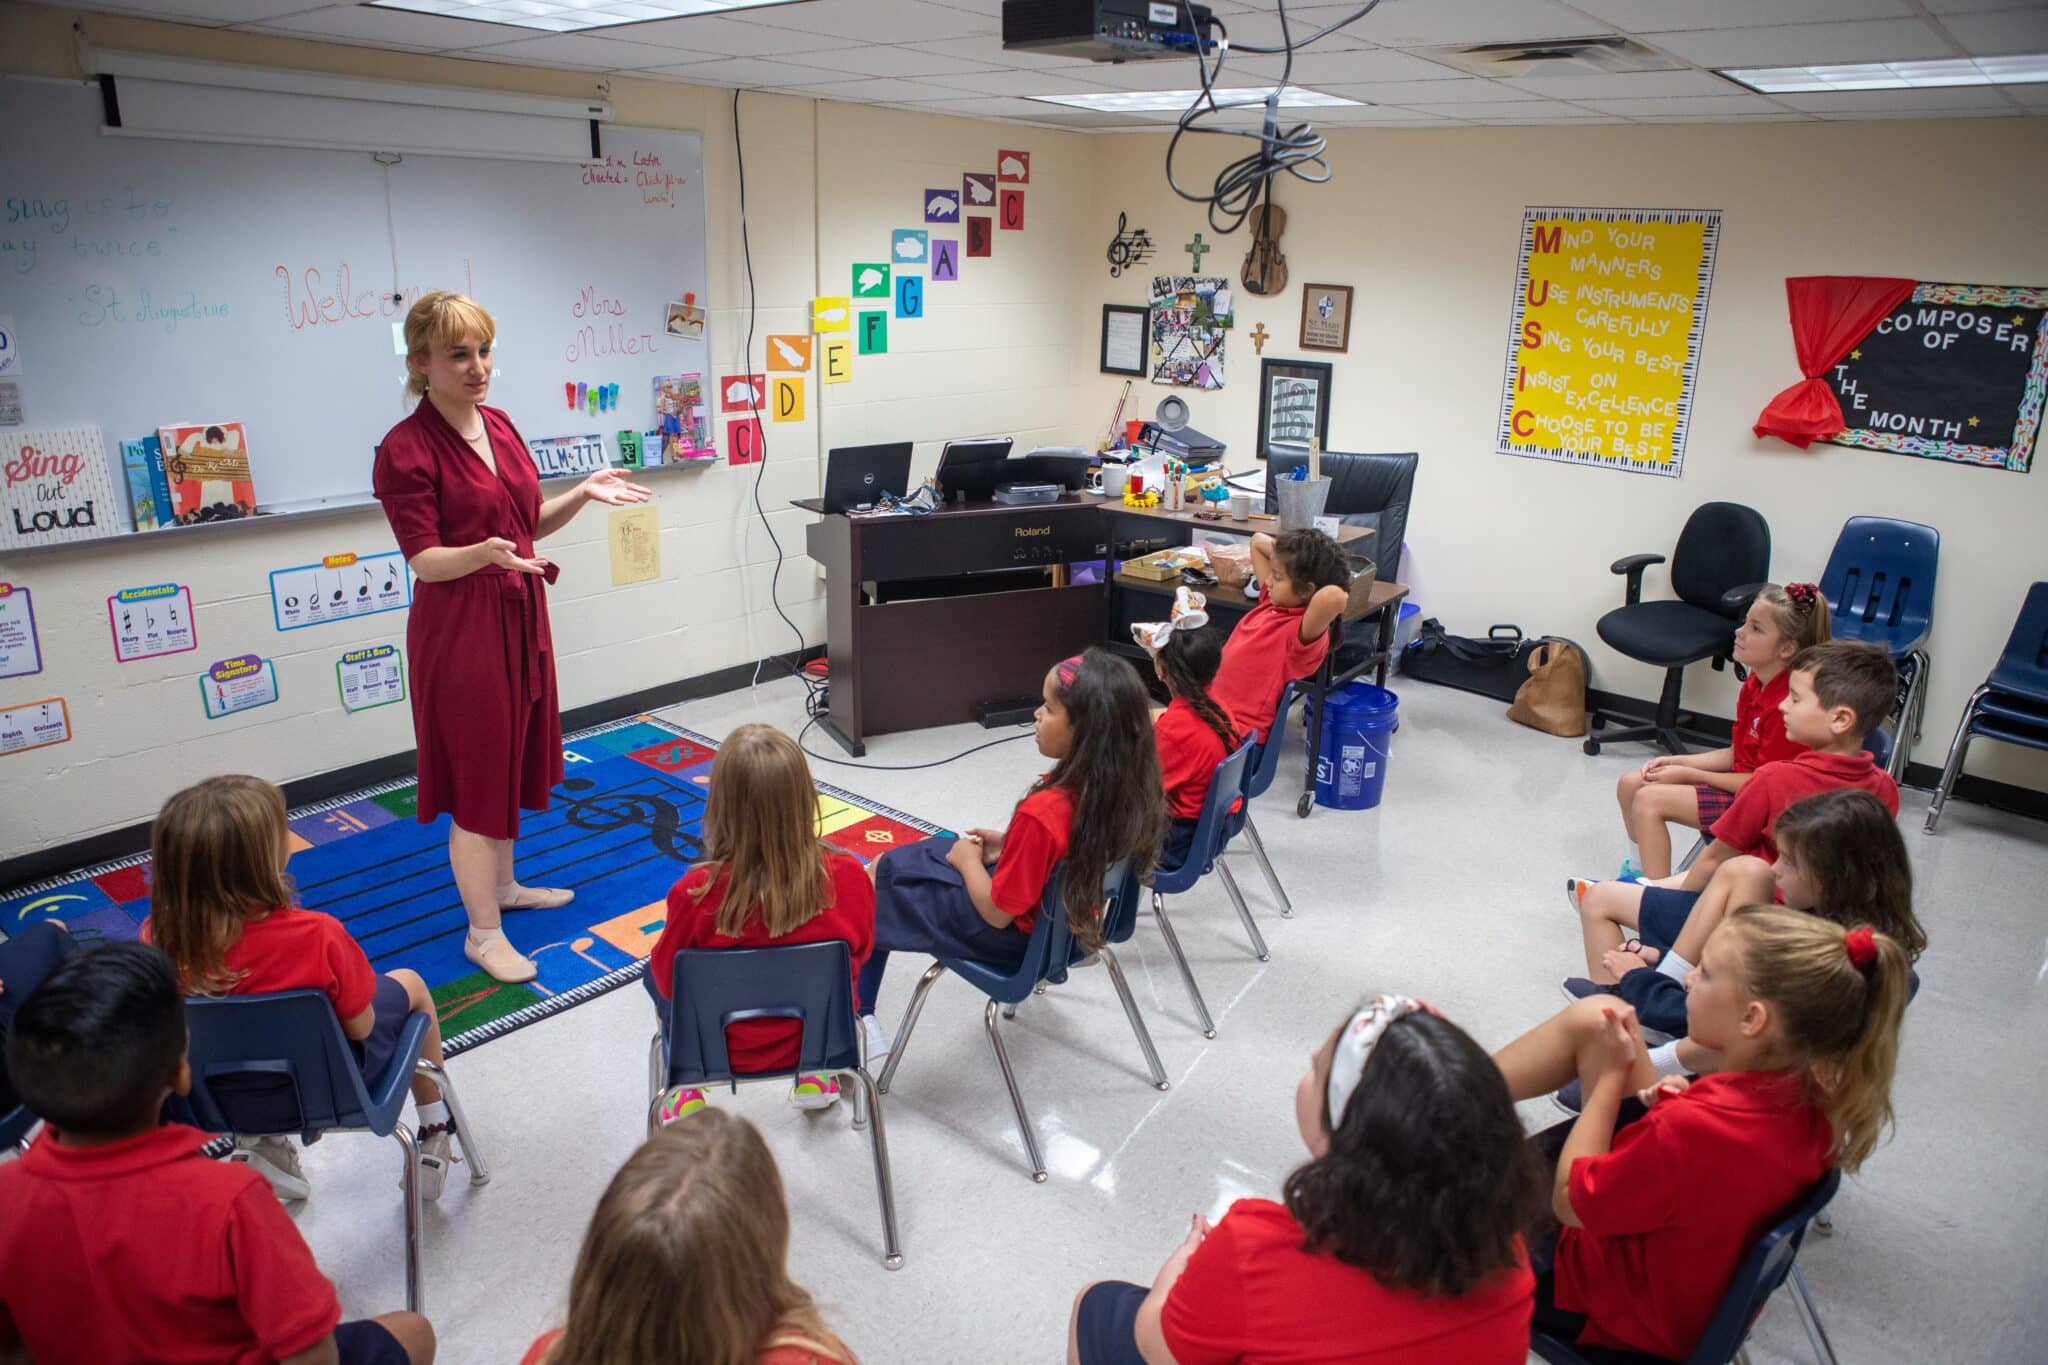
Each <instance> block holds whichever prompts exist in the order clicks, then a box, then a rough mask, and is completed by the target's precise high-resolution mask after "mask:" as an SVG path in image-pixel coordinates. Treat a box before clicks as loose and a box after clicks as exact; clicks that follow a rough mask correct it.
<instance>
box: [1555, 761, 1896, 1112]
mask: <svg viewBox="0 0 2048 1365" xmlns="http://www.w3.org/2000/svg"><path fill="white" fill-rule="evenodd" d="M1776 838H1777V843H1778V861H1777V862H1775V863H1766V862H1764V861H1762V860H1761V859H1758V858H1735V859H1732V860H1731V861H1729V862H1726V863H1723V864H1722V865H1721V870H1720V871H1719V872H1717V873H1715V874H1714V880H1713V881H1712V882H1711V883H1709V884H1708V886H1707V889H1706V890H1705V891H1704V892H1702V893H1701V895H1700V899H1699V901H1698V903H1697V904H1696V905H1694V907H1693V911H1692V914H1691V915H1690V916H1689V917H1688V918H1687V919H1686V921H1685V924H1684V927H1683V929H1682V931H1681V932H1679V933H1678V935H1677V938H1676V942H1675V943H1674V944H1673V946H1672V951H1671V952H1670V953H1669V954H1666V955H1662V956H1661V958H1660V954H1659V952H1658V949H1657V946H1656V944H1655V943H1654V942H1652V941H1651V940H1650V939H1647V938H1646V939H1644V940H1641V941H1639V942H1637V943H1635V944H1627V945H1624V946H1623V947H1621V948H1615V949H1612V950H1610V951H1609V952H1608V954H1607V956H1606V958H1605V959H1604V961H1603V964H1602V965H1603V966H1605V967H1606V968H1607V970H1608V971H1609V972H1610V973H1611V974H1613V976H1614V977H1615V978H1616V980H1615V984H1614V985H1613V986H1611V987H1608V988H1607V989H1609V990H1611V991H1612V992H1613V993H1614V994H1616V995H1618V996H1620V997H1621V998H1622V999H1624V1000H1626V1001H1628V1002H1629V1004H1631V1005H1633V1006H1635V1009H1636V1018H1637V1020H1638V1021H1640V1022H1641V1023H1642V1025H1643V1026H1644V1027H1645V1028H1653V1029H1657V1030H1658V1031H1660V1032H1663V1033H1669V1034H1673V1035H1683V1034H1684V1032H1685V986H1684V977H1685V973H1682V972H1677V971H1673V970H1672V964H1673V963H1674V962H1683V961H1691V960H1695V959H1697V958H1698V957H1699V955H1700V953H1701V951H1702V950H1703V949H1704V948H1705V947H1706V942H1707V939H1708V937H1709V936H1711V935H1712V934H1713V932H1714V929H1715V928H1716V927H1717V926H1718V925H1719V924H1720V923H1721V920H1722V919H1723V917H1725V916H1726V914H1727V913H1728V912H1729V911H1730V910H1732V909H1733V908H1734V907H1735V906H1738V905H1748V904H1751V903H1753V902H1758V901H1765V900H1768V899H1769V898H1770V897H1771V896H1772V895H1773V894H1775V896H1776V898H1777V901H1778V903H1780V904H1782V905H1783V906H1785V907H1786V908H1787V909H1790V910H1804V911H1806V912H1808V913H1809V914H1815V915H1819V916H1820V917H1821V918H1822V919H1828V920H1833V921H1834V922H1835V923H1836V924H1839V925H1841V926H1842V927H1843V928H1845V929H1853V928H1854V927H1855V926H1857V925H1859V924H1867V925H1869V926H1870V927H1871V928H1873V929H1875V930H1877V931H1878V932H1879V933H1881V934H1884V935H1886V936H1887V937H1889V938H1891V939H1892V940H1894V941H1895V942H1896V943H1898V945H1899V946H1900V947H1901V948H1904V949H1905V950H1906V960H1907V961H1908V963H1913V962H1918V961H1919V960H1920V954H1921V953H1922V952H1923V951H1924V950H1925V949H1926V947H1927V931H1926V930H1924V929H1922V928H1921V927H1920V921H1919V920H1918V919H1916V918H1914V915H1913V868H1912V864H1911V863H1909V862H1908V861H1907V859H1906V841H1905V840H1904V839H1902V838H1901V837H1899V825H1898V821H1896V820H1894V819H1892V817H1891V816H1890V815H1889V814H1888V813H1886V811H1885V808H1884V807H1883V806H1882V805H1880V804H1878V800H1877V798H1876V797H1874V796H1872V795H1871V794H1870V793H1869V792H1864V791H1853V790H1851V791H1837V792H1823V793H1822V794H1821V795H1819V796H1809V797H1807V798H1806V799H1805V800H1804V801H1800V802H1796V803H1794V804H1793V805H1791V806H1789V807H1787V808H1786V810H1785V813H1784V814H1783V815H1781V816H1779V817H1778V825H1777V835H1776ZM1731 886H1732V887H1736V888H1737V889H1736V890H1735V891H1734V893H1733V894H1735V895H1736V896H1738V897H1739V899H1734V900H1731V899H1729V898H1728V896H1726V895H1717V894H1716V892H1717V891H1724V890H1727V889H1728V888H1730V887H1731ZM1646 923H1647V921H1646ZM1657 927H1659V926H1652V929H1653V931H1654V929H1655V928H1657ZM1662 927H1666V928H1668V926H1662ZM1631 949H1633V951H1630V950H1631ZM1587 984H1588V985H1590V984H1591V983H1587ZM1567 989H1570V987H1569V986H1568V987H1567ZM1575 993H1584V994H1591V993H1593V992H1591V991H1584V992H1575ZM1660 1054H1664V1055H1662V1056H1660ZM1667 1057H1668V1061H1667V1060H1666V1058H1667ZM1650 1060H1651V1061H1652V1062H1653V1063H1656V1064H1657V1069H1658V1070H1659V1071H1660V1072H1663V1073H1665V1074H1667V1075H1668V1074H1675V1073H1676V1071H1678V1070H1679V1069H1683V1070H1684V1071H1718V1070H1720V1069H1721V1067H1720V1063H1719V1060H1718V1059H1717V1058H1715V1057H1714V1056H1713V1055H1712V1054H1711V1053H1709V1052H1707V1051H1706V1050H1705V1049H1704V1048H1700V1047H1698V1046H1697V1045H1695V1044H1692V1043H1690V1042H1689V1041H1688V1040H1685V1039H1684V1038H1683V1037H1682V1036H1681V1037H1680V1039H1679V1041H1678V1042H1675V1043H1670V1044H1667V1045H1666V1046H1665V1047H1663V1048H1653V1049H1651V1052H1650Z"/></svg>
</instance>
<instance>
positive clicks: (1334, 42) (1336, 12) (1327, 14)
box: [1223, 0, 1374, 52]
mask: <svg viewBox="0 0 2048 1365" xmlns="http://www.w3.org/2000/svg"><path fill="white" fill-rule="evenodd" d="M1357 10H1358V6H1357V5H1355V4H1350V5H1326V6H1318V7H1316V8H1314V9H1290V10H1288V11H1287V30H1288V32H1289V33H1290V34H1292V35H1293V37H1294V40H1295V41H1296V42H1300V41H1301V40H1302V39H1303V38H1306V37H1307V36H1308V35H1309V34H1311V33H1314V32H1315V31H1316V30H1317V29H1319V28H1321V27H1322V26H1323V25H1324V24H1330V23H1335V22H1336V21H1337V20H1339V19H1342V18H1343V17H1344V16H1345V15H1347V14H1354V13H1356V12H1357ZM1371 25H1372V16H1371V15H1370V14H1368V15H1366V16H1365V18H1363V19H1361V20H1359V21H1358V22H1357V23H1355V24H1352V25H1351V26H1350V27H1348V28H1340V29H1338V30H1337V31H1336V32H1335V33H1332V34H1330V35H1329V36H1327V37H1325V38H1320V39H1317V40H1316V43H1315V45H1314V46H1313V47H1311V48H1309V49H1308V50H1309V51H1310V52H1343V51H1346V50H1348V49H1352V48H1368V47H1372V46H1374V43H1373V39H1372V31H1371ZM1223 27H1224V29H1225V30H1226V31H1227V32H1228V33H1229V34H1230V42H1231V46H1232V47H1236V46H1238V45H1239V44H1248V45H1250V46H1252V47H1278V46H1280V17H1279V15H1278V14H1276V13H1275V12H1274V10H1273V7H1272V3H1271V0H1262V3H1261V4H1260V5H1259V8H1258V10H1257V11H1255V12H1252V13H1247V14H1242V15H1226V16H1224V20H1223Z"/></svg>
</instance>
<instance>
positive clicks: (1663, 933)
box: [1636, 886, 1700, 953]
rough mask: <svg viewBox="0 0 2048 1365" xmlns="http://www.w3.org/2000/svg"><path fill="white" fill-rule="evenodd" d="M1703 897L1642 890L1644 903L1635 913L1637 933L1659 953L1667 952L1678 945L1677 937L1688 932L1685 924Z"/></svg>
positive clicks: (1657, 888) (1650, 888) (1657, 889)
mask: <svg viewBox="0 0 2048 1365" xmlns="http://www.w3.org/2000/svg"><path fill="white" fill-rule="evenodd" d="M1699 898H1700V893H1699V892H1697V891H1667V890H1665V889H1664V888H1663V887H1661V886H1646V887H1644V888H1643V904H1642V907H1641V908H1640V909H1639V910H1638V911H1637V912H1636V932H1637V933H1638V934H1640V935H1641V936H1642V939H1643V942H1645V943H1647V944H1649V945H1650V946H1651V947H1652V948H1655V949H1657V951H1659V952H1664V953H1668V952H1670V951H1671V945H1672V944H1674V943H1676V942H1678V936H1679V934H1680V933H1682V932H1683V931H1684V929H1685V921H1686V919H1687V918H1688V917H1689V916H1690V915H1691V914H1692V907H1693V903H1694V902H1695V901H1697V900H1698V899H1699Z"/></svg>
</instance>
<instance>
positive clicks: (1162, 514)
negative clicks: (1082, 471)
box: [1081, 493, 1373, 553]
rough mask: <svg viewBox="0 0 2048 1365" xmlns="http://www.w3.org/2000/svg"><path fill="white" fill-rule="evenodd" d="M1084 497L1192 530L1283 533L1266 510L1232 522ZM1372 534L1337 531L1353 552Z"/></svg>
mask: <svg viewBox="0 0 2048 1365" xmlns="http://www.w3.org/2000/svg"><path fill="white" fill-rule="evenodd" d="M1081 496H1084V497H1088V498H1091V499H1093V500H1094V501H1095V504H1096V505H1097V506H1098V507H1100V508H1101V509H1102V510H1103V511H1104V512H1107V513H1110V514H1112V515H1114V516H1119V517H1142V518H1145V519H1146V520H1149V521H1158V522H1168V523H1171V524H1172V525H1174V526H1177V527H1180V528H1183V529H1184V530H1185V531H1188V532H1194V531H1208V532H1212V533H1213V532H1218V531H1225V532H1229V533H1230V534H1231V535H1238V536H1246V537H1250V536H1253V535H1256V534H1258V533H1259V532H1260V531H1264V532H1266V533H1267V534H1268V535H1276V536H1277V535H1279V534H1280V518H1278V517H1275V516H1267V515H1266V514H1264V513H1263V512H1254V513H1252V516H1251V520H1249V521H1232V520H1231V519H1230V517H1229V515H1228V514H1225V515H1224V517H1223V519H1222V520H1220V521H1211V520H1209V519H1208V518H1206V517H1198V516H1196V515H1195V514H1194V513H1193V512H1190V511H1186V510H1182V511H1179V512H1169V511H1167V510H1166V509H1165V508H1163V507H1127V506H1125V505H1124V503H1123V500H1122V499H1120V498H1113V497H1111V496H1109V495H1108V494H1107V493H1087V494H1083V495H1081ZM1372 533H1373V528H1372V527H1370V526H1351V525H1347V524H1344V523H1339V524H1338V526H1337V534H1336V536H1334V537H1333V539H1335V540H1336V542H1337V543H1338V544H1339V545H1342V546H1344V547H1345V548H1346V549H1347V550H1352V553H1363V551H1362V550H1356V549H1353V548H1352V547H1353V545H1354V543H1355V542H1357V541H1361V540H1364V539H1365V538H1366V537H1367V536H1369V535H1371V534H1372ZM1179 543H1180V544H1183V545H1185V544H1191V543H1192V542H1191V541H1187V540H1183V541H1181V542H1179Z"/></svg>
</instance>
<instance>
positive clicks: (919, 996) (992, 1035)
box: [876, 862, 1167, 1183]
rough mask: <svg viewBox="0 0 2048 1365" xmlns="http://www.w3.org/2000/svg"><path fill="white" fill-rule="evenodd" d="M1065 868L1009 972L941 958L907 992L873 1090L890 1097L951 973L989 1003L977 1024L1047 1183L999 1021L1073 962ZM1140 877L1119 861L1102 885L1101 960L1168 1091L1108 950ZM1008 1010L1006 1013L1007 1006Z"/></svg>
mask: <svg viewBox="0 0 2048 1365" xmlns="http://www.w3.org/2000/svg"><path fill="white" fill-rule="evenodd" d="M1066 868H1067V865H1066V863H1065V862H1061V863H1059V864H1058V865H1057V866H1055V867H1054V869H1053V875H1052V878H1051V879H1050V880H1049V881H1048V882H1047V883H1046V888H1045V894H1044V895H1043V896H1042V897H1040V898H1039V902H1038V922H1037V923H1036V924H1034V925H1032V927H1031V939H1030V942H1029V943H1027V944H1026V945H1025V948H1024V959H1023V961H1021V962H1019V963H1018V964H1017V966H1016V967H1015V968H1014V969H1013V970H1010V971H1004V970H1003V969H1002V968H1000V967H991V966H989V965H988V964H987V963H984V962H970V961H968V960H966V959H964V958H950V957H948V958H940V959H938V960H937V961H935V962H933V963H932V965H931V966H930V967H929V968H927V969H926V971H925V974H924V977H923V978H922V979H921V980H920V981H919V982H918V983H917V989H916V990H915V991H913V992H912V993H911V996H910V1008H909V1009H907V1010H905V1011H904V1014H903V1024H902V1027H901V1028H899V1029H898V1030H897V1033H896V1046H895V1049H894V1050H893V1051H892V1052H890V1054H889V1064H888V1065H887V1066H885V1067H883V1068H882V1076H881V1079H880V1081H878V1082H877V1083H876V1089H878V1090H880V1091H881V1092H882V1093H883V1094H884V1095H886V1094H888V1093H889V1084H890V1082H891V1081H892V1080H894V1079H895V1076H896V1068H897V1066H898V1065H899V1064H900V1063H901V1062H902V1061H903V1054H904V1052H905V1051H906V1050H907V1049H908V1047H909V1044H910V1033H911V1030H912V1029H914V1028H916V1027H917V1016H918V1014H919V1013H920V1012H922V1011H923V1009H924V1001H925V997H926V996H927V995H930V994H931V989H932V986H933V984H934V983H936V982H937V981H938V979H939V978H940V977H941V976H943V975H944V974H945V973H947V972H948V971H950V972H952V973H953V974H954V975H955V976H958V977H959V978H960V979H961V980H963V981H965V982H966V983H967V984H968V985H970V986H972V987H974V989H976V990H978V991H980V992H981V993H982V994H983V995H986V996H987V997H988V1005H987V1007H986V1008H984V1009H983V1010H982V1015H981V1018H982V1025H983V1027H984V1028H986V1029H987V1030H988V1041H989V1045H990V1046H991V1047H993V1048H994V1049H995V1053H996V1065H997V1066H999V1067H1001V1068H1002V1071H1003V1084H1004V1085H1005V1086H1007V1087H1008V1088H1009V1091H1010V1107H1011V1108H1012V1109H1014V1110H1016V1111H1017V1131H1018V1133H1020V1134H1021V1135H1022V1136H1023V1138H1024V1153H1025V1155H1026V1156H1027V1157H1029V1158H1030V1160H1031V1178H1032V1179H1033V1180H1036V1181H1039V1182H1041V1183H1043V1182H1044V1180H1045V1158H1044V1157H1043V1156H1042V1155H1040V1153H1039V1150H1038V1135H1037V1134H1036V1133H1035V1132H1034V1131H1033V1129H1032V1126H1031V1115H1030V1114H1029V1113H1027V1112H1026V1111H1025V1108H1024V1095H1023V1092H1021V1091H1020V1090H1018V1089H1017V1075H1016V1072H1014V1071H1013V1070H1011V1068H1010V1054H1009V1052H1008V1051H1007V1050H1005V1048H1004V1047H1003V1035H1002V1030H1001V1028H1000V1026H999V1025H998V1024H997V1022H996V1019H997V1015H998V1012H1001V1013H1002V1014H1003V1015H1004V1016H1005V1017H1014V1016H1015V1014H1016V1012H1017V1011H1016V1007H1017V1006H1018V1005H1020V1004H1022V1003H1023V1002H1024V1001H1025V1000H1027V999H1029V998H1030V997H1031V995H1032V993H1033V992H1034V991H1036V990H1037V989H1038V987H1039V986H1041V985H1043V984H1051V985H1058V984H1059V983H1061V982H1063V981H1065V980H1066V979H1067V968H1068V967H1070V966H1072V965H1073V962H1074V946H1075V945H1074V939H1073V935H1072V934H1071V933H1070V932H1069V931H1068V929H1067V916H1066V912H1065V911H1064V910H1062V909H1061V907H1060V884H1061V882H1062V881H1064V880H1065V877H1066ZM1137 887H1138V882H1137V878H1136V877H1134V876H1132V875H1131V869H1130V865H1129V864H1128V863H1121V862H1120V863H1117V864H1116V865H1114V866H1113V867H1111V868H1110V869H1109V871H1108V873H1107V874H1106V875H1105V876H1104V877H1103V879H1102V906H1103V908H1102V913H1101V916H1100V919H1099V922H1100V923H1101V925H1102V928H1103V944H1102V949H1101V953H1102V961H1103V965H1104V966H1106V967H1107V968H1108V969H1109V979H1110V980H1111V981H1112V982H1113V983H1115V986H1116V993H1117V998H1118V999H1119V1000H1121V1001H1122V1002H1123V1007H1124V1016H1125V1017H1126V1018H1128V1019H1129V1020H1130V1021H1131V1030H1132V1032H1134V1033H1136V1034H1137V1035H1138V1046H1139V1047H1140V1048H1142V1049H1143V1050H1144V1053H1145V1062H1146V1065H1147V1066H1149V1067H1150V1068H1151V1071H1152V1085H1153V1087H1154V1088H1155V1089H1159V1090H1164V1089H1166V1088H1167V1080H1166V1068H1165V1067H1163V1066H1161V1065H1160V1063H1159V1053H1158V1050H1157V1049H1155V1048H1154V1047H1153V1046H1152V1035H1151V1032H1150V1031H1149V1030H1148V1029H1146V1027H1145V1017H1144V1016H1143V1015H1142V1014H1140V1013H1139V1012H1138V1002H1137V1000H1136V999H1135V998H1134V997H1133V996H1132V995H1131V987H1130V983H1129V982H1127V981H1126V980H1124V972H1123V967H1122V966H1121V965H1120V964H1119V963H1118V962H1117V960H1116V953H1115V951H1114V950H1113V949H1112V947H1111V944H1112V943H1116V942H1121V941H1123V939H1127V938H1129V937H1130V935H1131V927H1130V926H1131V925H1133V924H1135V922H1136V918H1137ZM1005 1007H1007V1008H1005Z"/></svg>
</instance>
